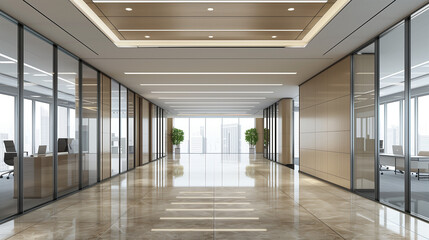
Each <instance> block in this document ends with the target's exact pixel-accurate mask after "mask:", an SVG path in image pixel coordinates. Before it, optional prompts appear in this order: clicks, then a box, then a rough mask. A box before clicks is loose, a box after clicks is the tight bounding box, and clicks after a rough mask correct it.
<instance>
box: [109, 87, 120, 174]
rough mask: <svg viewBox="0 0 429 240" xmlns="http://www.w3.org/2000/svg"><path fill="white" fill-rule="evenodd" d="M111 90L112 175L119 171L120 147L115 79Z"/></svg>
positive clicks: (117, 93) (117, 94)
mask: <svg viewBox="0 0 429 240" xmlns="http://www.w3.org/2000/svg"><path fill="white" fill-rule="evenodd" d="M111 91H112V105H111V106H112V114H111V120H110V121H111V125H110V126H111V134H112V136H111V142H112V145H111V156H112V157H111V158H112V161H111V171H112V174H111V176H114V175H116V174H118V173H119V161H120V159H119V151H120V150H119V148H120V142H119V137H120V136H119V127H120V126H119V118H120V113H119V83H118V82H116V81H115V80H112V85H111Z"/></svg>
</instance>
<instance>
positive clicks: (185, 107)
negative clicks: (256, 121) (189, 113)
mask: <svg viewBox="0 0 429 240" xmlns="http://www.w3.org/2000/svg"><path fill="white" fill-rule="evenodd" d="M170 107H171V108H201V107H204V108H243V107H246V108H254V106H246V105H243V106H201V105H200V106H170Z"/></svg>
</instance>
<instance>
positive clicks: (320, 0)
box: [92, 0, 328, 3]
mask: <svg viewBox="0 0 429 240" xmlns="http://www.w3.org/2000/svg"><path fill="white" fill-rule="evenodd" d="M92 2H93V3H326V2H328V0H279V1H275V0H267V1H263V0H262V1H261V0H255V1H251V0H244V1H239V0H230V1H228V0H218V1H216V0H207V1H201V0H195V1H192V0H147V1H145V0H122V1H121V0H92Z"/></svg>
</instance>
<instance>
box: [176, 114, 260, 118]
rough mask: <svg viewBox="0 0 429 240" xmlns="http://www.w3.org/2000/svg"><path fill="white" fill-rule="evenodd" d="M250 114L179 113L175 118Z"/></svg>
mask: <svg viewBox="0 0 429 240" xmlns="http://www.w3.org/2000/svg"><path fill="white" fill-rule="evenodd" d="M251 115H252V114H248V113H244V114H243V113H241V114H237V113H235V114H231V113H179V114H177V116H216V117H218V116H251Z"/></svg>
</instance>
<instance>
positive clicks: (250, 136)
mask: <svg viewBox="0 0 429 240" xmlns="http://www.w3.org/2000/svg"><path fill="white" fill-rule="evenodd" d="M245 140H246V142H248V143H249V144H250V146H255V145H256V142H258V132H257V131H256V128H251V129H248V130H246V133H245Z"/></svg>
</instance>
